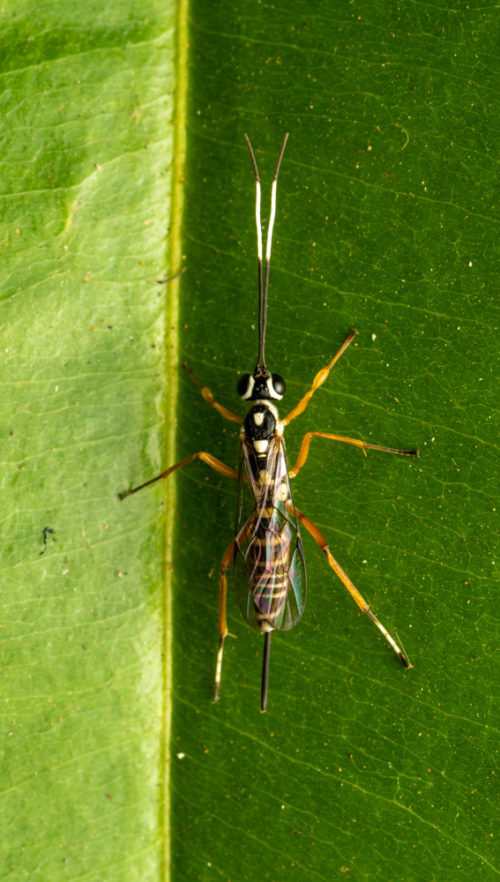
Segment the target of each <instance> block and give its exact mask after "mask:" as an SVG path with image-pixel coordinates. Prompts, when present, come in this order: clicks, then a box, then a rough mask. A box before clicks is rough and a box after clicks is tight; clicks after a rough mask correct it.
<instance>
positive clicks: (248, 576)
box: [119, 133, 418, 711]
mask: <svg viewBox="0 0 500 882" xmlns="http://www.w3.org/2000/svg"><path fill="white" fill-rule="evenodd" d="M245 140H246V143H247V147H248V151H249V153H250V159H251V161H252V166H253V171H254V175H255V187H256V199H255V219H256V226H257V261H258V288H259V355H258V358H257V363H256V365H255V368H254V370H253V373H251V374H245V375H244V376H243V377H241V379H240V380H239V382H238V386H237V391H238V395H239V396H240V398H241V399H242V400H243V401H248V402H249V404H250V410H249V411H248V413H247V415H246V417H245V418H244V419H243V418H242V417H240V416H238V415H237V414H235V413H232V412H231V411H230V410H227V409H226V408H225V407H224V406H223V405H221V404H219V403H218V402H217V401H215V399H214V396H213V394H212V392H211V391H210V389H208V388H207V387H206V386H203V385H202V384H201V383H200V381H199V380H198V378H197V377H196V376H195V374H194V373H193V371H191V370H190V369H189V368H187V367H186V365H183V367H184V369H185V370H186V371H187V373H188V374H189V376H190V377H191V379H192V380H193V381H194V383H196V385H197V386H198V388H199V389H200V391H201V394H202V396H203V398H204V399H205V401H206V402H208V404H210V405H211V406H212V407H214V408H215V409H216V410H217V411H218V412H219V413H220V414H221V416H223V417H224V418H225V419H227V420H230V421H232V422H234V423H238V424H239V425H241V431H240V463H239V470H238V471H237V472H236V471H235V470H234V469H232V468H230V467H229V466H227V465H225V463H223V462H221V461H220V460H218V459H216V458H215V456H212V454H211V453H206V452H205V451H200V452H198V453H192V454H191V456H188V457H186V458H185V459H182V460H180V462H176V463H174V465H171V466H170V467H169V468H168V469H166V470H165V471H164V472H162V473H161V474H160V475H157V476H156V477H155V478H151V479H150V480H149V481H145V482H144V484H140V485H139V486H138V487H134V488H133V489H132V490H126V491H124V492H123V493H120V494H119V496H120V499H125V497H127V496H130V495H131V494H132V493H137V491H138V490H142V489H143V487H148V486H149V485H150V484H153V483H154V482H155V481H159V480H160V479H161V478H167V477H168V476H169V475H171V474H172V472H174V471H176V469H180V468H181V467H182V466H184V465H187V464H188V463H189V462H193V460H195V459H200V460H202V461H203V462H204V463H206V464H207V465H209V466H210V467H211V468H212V469H214V470H215V471H216V472H219V473H220V474H221V475H225V476H227V477H229V478H236V479H237V480H238V486H239V492H238V504H237V514H236V527H235V532H234V538H233V539H232V540H231V542H230V544H229V546H228V547H227V549H226V551H225V552H224V554H223V556H222V560H221V566H220V583H219V650H218V654H217V665H216V672H215V686H214V700H217V699H218V697H219V689H220V683H221V672H222V656H223V652H224V640H225V638H226V637H227V636H228V635H229V632H228V629H227V620H226V596H227V577H226V574H227V571H228V569H229V567H230V566H231V564H233V569H234V581H235V586H236V595H237V598H238V603H239V606H240V609H241V612H242V614H243V616H244V618H245V619H246V621H247V622H248V624H249V625H250V626H251V627H252V628H255V630H256V631H259V632H260V633H261V634H263V635H264V653H263V662H262V682H261V710H262V711H264V710H265V709H266V705H267V688H268V675H269V654H270V647H271V634H272V632H273V631H275V630H278V631H288V630H290V628H293V627H294V625H296V624H297V622H298V621H299V619H300V618H301V616H302V613H303V612H304V607H305V601H306V571H305V564H304V551H303V547H302V540H301V536H300V525H301V524H302V525H303V526H304V527H305V529H306V530H307V531H308V532H309V533H310V534H311V536H312V537H313V539H314V540H315V541H316V542H317V544H318V545H319V547H320V549H321V551H323V552H324V554H325V555H326V558H327V561H328V563H329V565H330V567H331V568H332V570H333V571H334V572H335V573H336V574H337V576H338V577H339V579H340V580H341V582H342V583H343V584H344V586H345V587H346V588H347V590H348V591H349V593H350V595H351V596H352V597H353V599H354V601H355V602H356V603H357V605H358V606H359V608H360V610H361V611H362V612H364V613H366V614H367V615H368V616H369V618H370V619H371V620H372V622H373V623H374V624H375V625H376V626H377V628H378V629H379V631H381V633H382V634H383V635H384V637H385V639H386V640H387V641H388V643H389V644H390V646H391V647H392V649H393V650H394V652H395V653H396V655H397V656H398V657H399V659H400V660H401V662H402V664H403V665H404V667H405V668H410V667H411V664H410V662H409V661H408V659H407V657H406V655H405V654H404V652H403V651H402V649H400V647H399V646H398V645H397V643H396V641H395V640H394V639H393V638H392V637H391V635H390V634H389V632H388V631H387V630H386V628H384V626H383V625H382V623H381V622H380V621H379V620H378V618H377V617H376V615H375V614H374V613H373V612H372V611H371V609H370V607H369V606H368V604H367V602H366V600H365V599H364V598H363V597H362V595H361V594H360V592H359V591H358V589H357V588H356V587H355V585H353V583H352V582H351V580H350V578H349V576H348V575H347V574H346V573H345V572H344V570H343V569H342V567H341V566H340V564H339V563H337V561H336V560H335V558H334V557H333V555H332V553H331V551H330V549H329V547H328V544H327V541H326V539H325V537H324V536H323V534H322V533H321V531H320V530H319V529H318V527H317V526H316V525H315V524H313V522H312V521H310V520H309V518H307V517H306V516H305V515H304V514H303V513H302V512H301V511H299V509H298V508H297V507H296V506H295V505H294V502H293V498H292V493H291V490H290V478H294V477H295V476H296V475H297V474H298V473H299V471H300V469H301V468H302V466H303V465H304V464H305V462H306V460H307V456H308V454H309V447H310V444H311V440H312V438H326V439H328V440H331V441H343V442H344V443H346V444H352V445H354V446H355V447H360V448H361V450H362V451H363V453H364V454H365V456H366V451H367V450H380V451H382V452H384V453H397V454H401V455H402V456H418V450H394V449H393V448H391V447H380V446H379V445H377V444H369V443H367V442H366V441H359V440H358V439H356V438H347V437H345V436H343V435H332V434H330V433H328V432H307V433H306V434H305V435H304V438H303V439H302V444H301V446H300V450H299V454H298V457H297V461H296V463H295V465H294V467H293V469H291V470H288V467H287V460H286V453H285V443H284V440H283V433H284V430H285V427H286V426H287V425H288V424H289V423H291V422H292V420H294V419H295V417H298V416H299V415H300V414H301V413H303V412H304V410H305V409H306V407H307V405H308V404H309V401H310V400H311V398H312V396H313V395H314V393H315V392H316V390H317V389H318V388H319V387H320V386H321V385H322V384H323V383H324V382H325V380H326V379H327V378H328V375H329V373H330V371H331V369H332V368H333V366H334V364H335V363H336V362H337V361H338V360H339V358H340V357H341V355H343V353H344V352H345V350H346V349H347V347H348V346H349V344H350V343H351V342H352V341H353V339H354V337H355V336H356V334H357V331H354V330H353V331H351V332H350V334H349V335H348V336H347V338H346V340H345V341H344V343H343V344H342V346H341V347H340V349H339V351H338V352H337V354H336V355H335V356H334V357H333V358H332V360H331V361H330V363H329V364H328V365H327V366H326V367H324V368H322V369H321V370H320V371H319V372H318V373H317V374H316V376H315V378H314V380H313V382H312V385H311V387H310V389H309V391H308V392H306V394H305V395H304V397H303V398H302V399H301V400H300V401H299V403H298V404H297V405H296V406H295V407H294V408H293V410H292V411H290V413H289V414H288V416H286V417H285V419H284V420H280V418H279V415H278V410H277V407H276V403H275V402H276V401H280V400H281V399H282V398H283V395H284V394H285V381H284V380H283V378H282V377H280V375H279V374H272V373H270V372H269V370H268V368H267V365H266V358H265V343H266V314H267V295H268V289H269V269H270V263H271V245H272V237H273V226H274V219H275V215H276V188H277V182H278V173H279V169H280V165H281V160H282V158H283V153H284V150H285V146H286V142H287V140H288V133H287V134H286V135H285V137H284V139H283V143H282V145H281V149H280V152H279V156H278V161H277V163H276V169H275V172H274V178H273V183H272V189H271V210H270V215H269V221H268V226H267V243H266V253H265V269H264V267H263V251H262V221H261V213H260V196H261V192H260V177H259V170H258V167H257V161H256V159H255V155H254V152H253V150H252V145H251V144H250V141H249V139H248V137H247V135H245Z"/></svg>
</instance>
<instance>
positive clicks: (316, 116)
mask: <svg viewBox="0 0 500 882" xmlns="http://www.w3.org/2000/svg"><path fill="white" fill-rule="evenodd" d="M241 10H242V11H241V14H239V13H237V12H235V7H234V4H225V3H224V4H217V9H216V10H214V9H210V11H209V13H208V15H207V9H206V5H205V4H203V3H198V4H195V5H194V6H193V7H192V8H191V13H190V15H191V34H190V58H191V60H192V66H191V93H190V114H189V120H190V123H189V140H188V163H187V169H188V174H187V188H186V197H185V199H186V202H185V204H186V212H185V220H184V230H185V244H184V252H185V255H186V258H185V262H186V265H187V267H188V269H187V272H186V274H185V276H183V279H182V292H183V293H182V300H181V322H180V327H181V334H180V340H181V350H182V351H181V358H182V360H186V361H187V362H188V363H189V364H190V365H191V366H192V367H193V368H194V369H195V370H196V372H197V375H198V376H199V377H200V379H201V380H202V381H203V383H206V385H208V386H209V387H210V389H211V390H212V392H213V393H214V395H215V397H216V399H217V400H219V401H221V402H222V403H223V404H225V405H226V406H227V407H229V408H231V409H235V410H237V412H238V413H240V412H243V411H242V410H241V406H240V408H239V406H238V404H237V399H236V396H235V384H236V380H237V378H238V376H240V375H241V373H244V372H246V371H248V370H251V369H252V368H253V365H254V361H255V358H256V354H257V336H256V316H257V298H256V287H255V275H256V266H255V263H256V261H255V232H254V185H253V177H252V169H251V165H250V161H249V157H248V155H247V152H246V148H245V144H244V141H243V132H247V133H248V134H249V136H250V138H251V141H252V144H253V146H254V149H255V150H256V151H257V159H258V162H259V166H260V172H261V178H262V180H263V190H264V193H263V213H264V214H265V215H267V213H268V198H269V191H270V182H271V179H272V173H273V168H274V164H275V162H276V158H277V154H278V151H279V147H280V144H281V140H282V138H283V134H284V132H285V131H290V139H289V142H288V145H287V148H286V152H285V156H284V160H283V165H282V167H281V171H280V180H279V186H278V209H277V219H276V226H275V241H274V249H273V261H272V269H271V287H270V300H269V324H268V346H267V356H268V364H269V367H270V369H271V370H273V371H278V372H279V373H281V374H282V375H283V376H284V377H285V379H286V381H287V385H288V391H287V396H286V399H285V401H284V402H283V407H282V411H281V412H282V413H285V412H286V408H288V409H291V407H292V406H293V405H294V403H295V402H296V401H297V400H298V399H299V397H300V396H301V395H303V394H304V393H305V391H306V390H307V388H308V386H309V385H310V383H311V382H312V379H313V377H314V375H315V373H316V372H317V371H318V370H319V369H320V368H321V367H323V366H324V365H325V364H326V363H327V362H328V361H329V359H330V358H331V357H332V355H333V354H334V353H335V352H336V350H337V349H338V347H339V346H340V344H341V342H342V341H343V339H344V338H345V336H346V335H347V333H348V332H349V330H350V329H351V328H352V327H356V328H357V329H358V331H359V336H358V337H357V338H356V341H355V343H354V344H353V345H352V346H351V347H350V348H349V350H348V351H347V352H346V354H345V355H344V356H343V357H342V359H341V360H340V362H339V363H338V365H337V366H336V367H335V369H334V372H333V373H332V375H331V376H330V378H329V380H328V382H327V383H326V384H325V385H324V386H323V387H322V388H321V390H319V391H318V392H317V393H316V395H315V396H314V398H313V400H312V402H311V404H310V405H309V408H308V409H307V411H306V412H305V413H304V415H303V416H301V417H300V418H298V419H297V420H296V422H293V423H292V424H291V425H290V427H289V428H288V430H287V434H286V438H287V447H288V452H289V457H290V460H291V462H292V463H293V462H294V459H295V456H296V454H297V451H298V448H299V445H300V441H301V438H302V436H303V434H304V432H306V431H309V430H313V431H324V432H338V433H341V434H345V435H350V436H353V437H360V438H364V439H365V440H367V441H370V442H373V443H378V444H388V445H391V446H397V447H410V448H411V447H414V446H418V447H419V448H420V450H421V457H420V459H419V460H417V461H408V460H405V459H403V458H398V457H390V456H387V455H383V454H376V453H369V455H368V457H367V458H366V459H364V457H363V455H362V454H361V452H360V451H359V450H356V449H353V448H350V447H348V446H347V445H342V444H337V445H336V444H334V443H333V442H328V441H321V440H319V439H317V440H314V441H313V443H312V446H311V453H310V456H309V459H308V461H307V464H306V466H305V467H304V469H303V470H302V471H301V473H300V475H299V476H298V477H297V479H296V482H294V492H295V500H296V503H297V505H298V506H299V508H301V509H302V510H303V511H304V512H305V513H306V514H307V515H308V516H309V517H310V518H311V519H312V520H313V521H315V523H316V524H317V525H318V526H319V528H320V529H321V531H322V532H323V533H324V534H325V536H326V538H327V541H328V542H329V543H330V547H331V550H332V552H333V554H334V555H335V556H336V557H337V559H338V560H339V562H340V563H341V565H342V566H343V567H344V568H345V570H346V571H347V573H348V574H349V576H350V577H351V578H352V580H353V581H354V583H355V584H356V585H357V587H358V588H359V589H360V590H361V591H362V592H363V594H364V595H365V596H366V598H367V600H368V602H369V603H370V604H371V606H372V608H373V610H374V612H375V613H376V614H377V615H378V616H379V617H380V619H381V621H382V622H383V623H384V624H385V626H386V627H387V628H388V629H389V630H390V631H391V633H392V634H393V635H394V636H395V637H396V638H397V639H398V640H399V641H401V643H402V645H403V646H404V648H405V650H406V651H407V653H408V654H409V656H410V658H411V660H412V662H413V664H414V669H413V670H411V671H408V672H405V671H403V670H402V669H401V667H400V665H399V663H398V661H397V659H396V658H395V657H394V656H393V654H392V653H391V650H390V648H389V647H388V646H387V645H386V644H385V641H384V640H383V639H382V638H381V636H380V635H379V633H378V632H377V631H376V629H375V628H374V627H373V625H372V624H371V623H370V621H369V620H368V619H367V618H366V617H360V615H359V614H358V610H357V607H356V606H355V605H354V603H353V602H352V600H351V598H350V597H349V596H348V594H347V592H346V591H345V590H344V588H343V587H342V585H341V584H340V582H339V581H338V579H337V578H336V577H335V576H334V574H333V573H332V572H331V570H329V568H328V566H327V564H326V561H325V559H324V557H323V556H322V554H321V553H320V551H319V549H318V548H317V547H316V546H315V544H314V543H313V542H312V541H311V540H310V539H309V537H308V536H306V537H305V540H304V541H305V546H306V555H307V565H308V575H309V599H308V605H307V608H306V611H305V614H304V617H303V619H302V621H301V622H300V624H299V625H298V626H297V628H296V629H294V630H293V631H292V632H290V633H286V634H285V633H282V634H276V635H275V636H274V638H273V646H272V653H271V671H270V696H269V706H268V712H267V713H266V714H265V715H261V714H260V713H259V689H260V664H261V652H262V638H261V637H260V636H259V635H257V634H255V633H253V632H252V631H250V630H249V629H248V628H247V627H246V626H245V623H244V622H243V620H242V619H241V616H240V614H239V611H238V608H237V605H236V603H235V600H234V596H233V595H232V594H230V596H229V600H228V615H229V629H230V631H231V632H232V633H234V634H236V635H237V640H228V641H226V643H227V644H229V645H227V648H226V652H225V660H224V670H223V678H222V689H221V700H220V703H219V705H218V706H215V707H214V706H213V705H212V704H210V701H209V699H210V691H211V685H212V680H213V674H214V661H215V658H214V656H215V649H216V642H215V633H214V632H215V630H216V623H217V611H216V609H217V593H218V586H217V581H218V561H219V559H220V557H221V556H222V553H223V551H224V549H225V548H226V546H227V544H228V543H229V541H230V539H231V536H232V530H233V517H234V511H235V499H236V488H235V486H234V485H233V482H231V481H228V480H225V479H224V478H222V477H221V476H219V475H217V474H215V473H212V472H207V469H206V468H205V467H204V466H202V465H201V464H195V465H190V466H188V467H186V469H185V470H183V471H182V472H180V473H179V477H178V482H177V496H178V503H177V507H176V511H175V518H176V524H177V532H176V536H177V539H176V549H175V562H176V563H175V571H174V584H175V608H174V623H175V625H174V633H175V641H174V754H175V753H176V752H177V753H178V755H179V757H180V758H179V759H178V761H177V763H176V764H174V771H173V782H174V789H173V804H172V819H173V857H174V874H173V876H174V878H176V879H190V880H191V879H203V880H210V879H214V878H217V879H224V880H238V882H241V880H252V882H254V880H255V882H257V880H262V879H270V880H273V882H276V880H279V882H281V880H289V879H292V878H296V879H301V880H315V879H325V880H327V879H328V880H329V879H337V878H339V879H341V878H348V879H352V880H373V879H384V880H391V882H392V880H394V882H395V880H405V882H408V880H412V882H413V880H414V882H417V880H418V882H420V880H423V879H425V880H440V882H442V880H449V882H456V880H457V879H460V880H462V879H475V878H476V877H478V876H479V877H481V878H485V879H490V878H493V877H495V876H496V875H497V873H498V865H497V864H496V863H495V854H494V852H493V850H492V842H493V840H492V836H493V833H494V830H493V828H492V814H493V812H492V805H493V802H492V800H493V781H494V778H493V777H492V775H493V772H494V767H495V764H494V761H495V754H496V751H497V740H498V721H497V720H496V719H495V713H494V701H493V695H494V693H495V688H494V687H493V689H492V683H495V682H496V680H497V679H498V676H497V677H495V672H494V671H493V670H492V659H493V654H494V649H495V647H496V642H497V640H496V636H497V635H496V633H495V631H496V628H494V626H493V622H494V620H495V618H496V614H495V610H494V602H495V597H494V593H493V591H492V581H491V580H492V577H493V576H494V568H493V565H492V561H493V560H494V554H493V541H492V535H493V510H494V505H495V489H496V486H495V485H496V475H495V474H494V469H493V468H492V456H491V455H492V453H493V451H494V449H495V444H496V432H495V434H494V427H493V425H492V420H491V419H490V417H491V413H492V408H493V407H494V390H493V384H492V378H493V374H492V364H493V355H494V353H495V350H496V346H495V338H494V333H495V330H496V328H495V316H494V312H493V304H492V296H493V292H494V279H495V275H494V269H493V252H494V248H495V246H496V239H497V236H498V233H497V230H496V227H497V217H496V216H495V214H494V212H493V204H494V203H493V200H494V186H495V185H494V180H495V177H496V173H495V165H494V160H493V153H492V143H493V134H494V132H496V131H497V128H498V107H497V108H496V109H495V108H494V102H495V96H494V93H493V91H492V88H493V72H492V68H491V66H490V65H491V63H492V60H491V55H490V53H491V47H490V42H489V24H488V22H487V20H486V19H485V18H483V17H482V16H483V13H481V14H479V13H477V14H474V12H471V11H470V9H469V8H468V7H467V6H466V5H465V4H459V7H458V9H453V10H452V9H449V8H448V7H446V6H445V5H444V4H438V5H436V4H434V5H433V7H432V8H430V7H429V9H427V10H426V9H425V8H423V7H419V8H418V9H417V8H416V7H414V6H411V5H410V6H400V5H398V6H396V4H393V3H388V2H383V3H382V4H375V5H374V4H372V3H368V2H361V3H360V2H356V3H355V4H332V3H324V2H323V3H316V4H314V5H312V6H311V5H309V6H306V5H304V4H286V6H283V4H282V5H281V6H279V7H276V6H262V5H260V4H253V3H250V4H248V3H247V4H245V6H244V7H243V6H242V7H241ZM486 15H487V13H486ZM492 246H493V247H492ZM200 449H201V450H208V451H209V452H211V453H212V454H214V455H215V456H217V457H218V458H220V459H221V460H222V461H224V462H226V463H227V464H228V465H231V466H233V467H234V466H235V465H236V463H237V449H238V441H237V429H235V428H234V427H233V426H232V425H231V424H230V423H227V424H226V423H225V422H224V421H221V418H220V417H219V415H218V414H217V413H216V412H215V411H213V410H212V409H210V408H208V407H207V405H206V404H205V403H204V402H203V401H202V400H201V398H200V397H199V395H198V393H197V390H196V388H195V387H194V386H193V385H192V384H191V383H190V382H189V380H188V379H187V378H186V379H184V378H181V393H180V409H179V430H178V448H177V455H178V457H179V458H181V457H185V456H187V455H188V454H189V453H191V452H193V451H195V450H200ZM138 477H141V478H142V475H138ZM496 673H497V672H496ZM174 763H175V760H174Z"/></svg>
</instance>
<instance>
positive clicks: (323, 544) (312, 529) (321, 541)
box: [295, 508, 413, 668]
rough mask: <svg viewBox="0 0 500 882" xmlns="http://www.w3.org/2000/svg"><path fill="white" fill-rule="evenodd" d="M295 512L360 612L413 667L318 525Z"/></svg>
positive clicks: (400, 657) (297, 511) (405, 665)
mask: <svg viewBox="0 0 500 882" xmlns="http://www.w3.org/2000/svg"><path fill="white" fill-rule="evenodd" d="M295 513H296V515H297V517H298V518H299V520H300V522H301V523H302V524H304V527H305V528H306V530H307V531H308V532H309V533H310V534H311V536H312V537H313V539H314V540H315V542H317V543H318V545H319V547H320V548H321V551H323V552H324V553H325V555H326V559H327V561H328V563H329V564H330V566H331V568H332V570H333V571H334V572H335V573H336V574H337V576H338V577H339V579H340V581H341V582H342V584H343V585H345V587H346V588H347V590H348V592H349V594H350V595H351V597H352V598H353V599H354V601H355V602H356V603H357V605H358V606H359V608H360V610H361V612H364V613H366V614H367V616H368V617H369V618H370V619H371V620H372V622H373V624H374V625H376V626H377V628H378V629H379V631H380V632H381V633H382V634H383V635H384V637H385V639H386V640H387V642H388V643H389V644H390V645H391V646H392V648H393V650H394V652H395V653H396V655H397V656H398V657H399V659H400V660H401V662H402V663H403V665H404V667H405V668H411V667H413V665H411V664H410V662H409V661H408V659H407V657H406V655H405V654H404V652H403V650H402V649H400V648H399V646H398V644H397V643H396V641H395V640H394V639H393V638H392V637H391V635H390V634H389V632H388V631H387V630H386V629H385V628H384V626H383V624H382V622H379V620H378V619H377V616H376V615H374V613H372V611H371V609H370V607H369V606H368V604H367V602H366V600H365V599H364V597H363V596H362V594H360V592H359V591H358V589H357V588H356V586H355V585H353V583H352V582H351V580H350V578H349V576H348V575H347V573H345V572H344V570H343V569H342V567H341V566H340V564H339V563H337V561H336V560H335V558H334V556H333V554H332V553H331V551H330V549H329V548H328V544H327V541H326V539H325V537H324V536H323V533H322V532H321V531H320V530H319V529H318V527H317V526H316V525H315V524H313V522H312V521H310V520H309V518H306V516H305V515H303V514H302V512H301V511H299V510H298V509H297V508H296V509H295Z"/></svg>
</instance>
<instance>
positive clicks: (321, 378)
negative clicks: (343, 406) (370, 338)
mask: <svg viewBox="0 0 500 882" xmlns="http://www.w3.org/2000/svg"><path fill="white" fill-rule="evenodd" d="M357 333H358V332H357V331H351V333H350V334H349V336H348V337H347V338H346V339H345V340H344V342H343V343H342V346H341V347H340V349H339V351H338V352H337V354H336V355H334V357H333V358H332V360H331V362H330V364H328V365H327V366H326V367H324V368H321V370H320V371H318V373H317V374H316V376H315V378H314V380H313V383H312V386H311V388H310V389H309V392H306V394H305V395H304V397H303V398H301V399H300V401H299V403H298V404H297V406H296V407H294V409H293V410H292V411H291V412H290V413H289V414H288V416H287V417H285V419H284V420H283V425H284V426H287V425H288V423H291V422H292V420H294V419H295V417H298V416H299V414H301V413H303V412H304V411H305V409H306V407H307V405H308V404H309V402H310V400H311V398H312V397H313V395H314V393H315V392H316V389H318V388H319V387H320V386H322V385H323V383H324V382H325V380H327V379H328V374H329V373H330V371H331V369H332V367H333V365H334V364H335V362H337V361H338V360H339V358H340V356H341V355H343V354H344V352H345V351H346V349H347V347H348V346H349V344H350V343H352V341H353V340H354V338H355V336H356V334H357Z"/></svg>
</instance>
